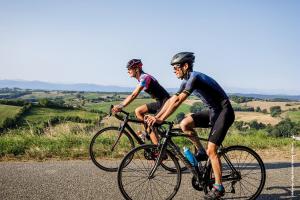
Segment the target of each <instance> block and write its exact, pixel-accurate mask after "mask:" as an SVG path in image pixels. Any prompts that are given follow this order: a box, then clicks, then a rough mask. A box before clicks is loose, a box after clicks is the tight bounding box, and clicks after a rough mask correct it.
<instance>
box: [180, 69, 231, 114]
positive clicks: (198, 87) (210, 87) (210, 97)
mask: <svg viewBox="0 0 300 200" xmlns="http://www.w3.org/2000/svg"><path fill="white" fill-rule="evenodd" d="M181 92H184V93H186V94H188V95H190V94H191V93H194V94H195V95H196V96H197V97H199V98H200V99H201V100H202V101H203V102H204V103H205V104H207V105H208V107H209V108H210V109H213V110H214V111H218V110H221V109H222V103H221V102H222V101H223V100H224V99H228V96H227V95H226V93H225V92H224V90H223V89H222V88H221V86H220V85H219V84H218V83H217V82H216V81H215V80H214V79H212V78H211V77H209V76H207V75H205V74H203V73H200V72H195V71H193V72H190V73H189V75H188V77H187V79H185V80H184V81H183V82H182V84H181V86H180V89H179V90H178V92H177V93H176V95H179V94H180V93H181Z"/></svg>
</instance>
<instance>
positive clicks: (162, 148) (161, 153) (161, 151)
mask: <svg viewBox="0 0 300 200" xmlns="http://www.w3.org/2000/svg"><path fill="white" fill-rule="evenodd" d="M167 140H168V138H162V139H161V141H160V143H159V145H158V149H159V155H158V157H157V159H156V160H155V164H154V166H153V168H152V169H151V171H150V173H149V175H148V179H152V178H154V173H155V172H156V170H157V168H158V166H159V165H160V163H161V161H162V160H163V156H164V154H165V153H166V150H167V146H168V142H167Z"/></svg>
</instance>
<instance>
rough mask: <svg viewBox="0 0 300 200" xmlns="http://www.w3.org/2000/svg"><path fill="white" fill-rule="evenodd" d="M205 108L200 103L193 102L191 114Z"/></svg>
mask: <svg viewBox="0 0 300 200" xmlns="http://www.w3.org/2000/svg"><path fill="white" fill-rule="evenodd" d="M204 108H205V106H204V104H203V103H201V102H195V103H193V105H192V106H191V108H190V111H191V113H197V112H200V111H202V110H203V109H204Z"/></svg>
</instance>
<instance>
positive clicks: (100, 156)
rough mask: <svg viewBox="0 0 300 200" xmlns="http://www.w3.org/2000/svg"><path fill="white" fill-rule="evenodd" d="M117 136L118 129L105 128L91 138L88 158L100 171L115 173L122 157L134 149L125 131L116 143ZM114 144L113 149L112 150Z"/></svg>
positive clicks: (118, 133) (131, 140)
mask: <svg viewBox="0 0 300 200" xmlns="http://www.w3.org/2000/svg"><path fill="white" fill-rule="evenodd" d="M119 135H120V131H119V128H118V127H107V128H104V129H102V130H100V131H99V132H97V133H96V134H95V135H94V137H93V138H92V140H91V143H90V148H89V153H90V157H91V159H92V161H93V163H94V164H95V165H96V166H97V167H99V168H100V169H102V170H105V171H109V172H116V171H117V170H118V167H119V164H120V163H121V161H122V159H123V157H124V156H125V155H126V154H127V153H128V152H129V151H130V150H131V149H133V148H134V142H133V139H132V138H131V137H130V135H129V134H128V133H127V132H125V131H124V132H123V134H122V136H121V137H120V138H119V140H118V142H117V143H116V141H117V139H118V137H119ZM115 143H116V145H115V147H114V148H112V147H113V145H114V144H115Z"/></svg>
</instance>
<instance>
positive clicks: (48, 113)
mask: <svg viewBox="0 0 300 200" xmlns="http://www.w3.org/2000/svg"><path fill="white" fill-rule="evenodd" d="M56 116H60V117H70V116H71V117H80V118H82V119H91V120H96V119H98V118H99V115H98V114H97V113H91V112H87V111H82V110H69V109H53V108H40V107H33V108H32V109H31V110H30V111H29V112H28V113H27V114H26V116H25V117H24V118H23V119H24V120H25V121H27V122H28V123H30V124H38V123H40V122H47V121H48V120H50V119H51V118H52V117H56Z"/></svg>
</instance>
